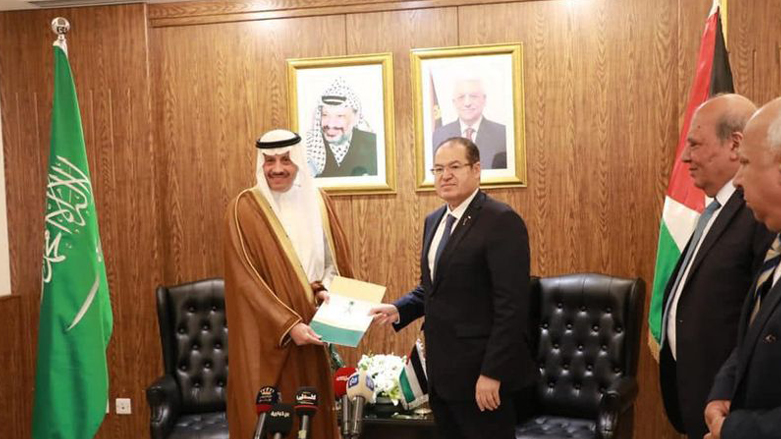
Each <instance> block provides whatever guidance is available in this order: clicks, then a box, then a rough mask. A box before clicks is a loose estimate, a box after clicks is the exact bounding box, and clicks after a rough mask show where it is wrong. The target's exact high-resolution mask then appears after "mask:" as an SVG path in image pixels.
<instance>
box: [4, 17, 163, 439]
mask: <svg viewBox="0 0 781 439" xmlns="http://www.w3.org/2000/svg"><path fill="white" fill-rule="evenodd" d="M60 15H61V16H65V17H67V18H68V19H69V20H70V23H71V26H72V30H71V32H70V33H69V35H68V46H69V56H70V60H71V67H72V70H73V75H74V78H75V82H76V88H77V91H78V97H79V103H80V107H81V114H82V123H83V129H84V136H85V142H86V147H87V155H88V159H89V166H90V172H91V174H92V184H93V190H94V196H95V199H96V203H97V212H98V218H99V226H100V231H101V240H102V244H103V250H104V254H105V257H106V269H107V276H108V281H109V288H110V291H111V302H112V307H113V312H114V333H113V336H112V339H111V343H110V345H109V349H108V358H109V371H110V375H109V382H110V389H109V396H110V397H111V398H112V399H113V398H116V397H129V398H131V399H132V401H133V403H134V414H133V415H132V416H121V417H120V416H116V415H114V414H113V413H112V414H110V415H108V416H107V418H106V421H105V422H104V423H103V425H102V427H101V430H100V432H99V434H98V436H97V437H99V438H121V437H128V438H129V437H134V436H135V435H136V434H137V433H138V432H143V431H146V430H148V425H149V424H148V422H149V421H148V411H147V409H146V404H145V402H144V401H145V399H144V396H143V395H144V387H145V385H146V384H147V383H149V382H150V381H151V380H152V379H153V378H154V377H155V376H156V375H157V374H158V373H159V370H160V367H161V366H160V363H161V359H160V353H159V352H160V348H159V341H158V340H159V337H158V336H157V331H156V329H155V328H156V321H155V317H154V316H155V314H154V299H153V298H154V294H153V290H154V287H155V286H156V285H157V284H158V283H160V280H161V276H160V273H161V271H162V270H161V264H160V253H159V252H160V248H159V240H158V236H159V230H158V224H157V220H158V217H159V215H158V214H157V211H156V203H155V186H154V182H155V179H156V173H155V165H154V161H153V160H152V159H151V157H152V149H151V142H150V139H151V136H150V134H151V131H150V128H149V127H150V125H151V123H150V122H151V118H150V113H149V109H150V100H149V82H148V80H149V79H148V75H147V74H146V72H147V59H146V58H147V57H146V52H147V49H146V17H145V7H144V6H143V5H132V6H121V7H96V8H78V9H62V10H46V11H26V12H8V13H3V14H2V15H0V28H2V35H3V36H2V38H0V40H2V41H0V54H2V58H0V62H1V63H2V64H0V67H1V68H0V72H1V74H2V76H1V77H0V93H1V94H0V97H1V98H2V101H3V104H4V105H3V120H4V122H6V123H4V124H3V138H4V148H5V149H4V152H5V166H6V176H7V177H6V182H7V184H6V191H7V194H8V195H7V196H8V224H9V247H10V252H11V266H12V273H13V274H12V288H13V292H14V294H15V295H18V296H19V297H20V298H21V299H20V300H21V303H20V308H21V313H20V315H19V314H17V316H18V318H20V319H21V320H20V322H21V327H22V328H24V335H23V338H22V341H23V343H24V344H23V347H22V351H23V352H22V354H23V356H22V357H21V358H23V361H24V364H25V368H24V370H25V372H24V374H23V375H24V380H23V381H21V383H23V384H22V385H23V389H22V391H21V392H20V393H19V394H22V395H24V403H23V404H22V407H23V410H24V413H25V421H26V422H24V423H23V424H22V427H21V428H22V429H23V430H21V431H24V432H25V434H23V435H21V436H8V437H29V426H30V419H31V417H30V416H31V410H32V409H31V406H32V391H33V370H34V365H35V346H36V344H35V342H36V338H37V334H36V332H37V331H36V329H37V327H38V304H39V297H40V284H41V280H40V267H41V265H40V261H41V251H40V249H41V248H42V247H41V246H42V243H43V233H42V232H43V206H44V204H43V203H44V192H45V181H46V175H45V174H46V171H45V170H46V165H47V162H48V150H49V139H50V133H49V124H50V112H51V93H52V85H51V83H52V68H53V65H52V58H53V56H52V49H51V43H52V41H53V39H54V36H53V34H52V33H51V31H50V30H49V22H50V21H51V19H52V18H53V17H56V16H60ZM12 379H13V378H12ZM5 387H6V386H5V385H3V388H5ZM112 412H113V409H112ZM4 437H6V436H4Z"/></svg>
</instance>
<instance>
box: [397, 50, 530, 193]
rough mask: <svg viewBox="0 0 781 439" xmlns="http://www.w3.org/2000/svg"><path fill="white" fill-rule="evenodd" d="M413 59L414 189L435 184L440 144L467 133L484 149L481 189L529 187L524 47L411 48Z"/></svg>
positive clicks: (422, 188) (427, 188)
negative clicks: (436, 159) (436, 150)
mask: <svg viewBox="0 0 781 439" xmlns="http://www.w3.org/2000/svg"><path fill="white" fill-rule="evenodd" d="M410 57H411V65H412V91H413V100H414V102H413V108H414V123H415V177H416V179H415V181H416V189H417V190H418V191H430V190H433V188H434V176H433V175H432V173H431V172H430V171H429V169H431V168H432V167H433V158H434V150H435V148H436V146H437V145H438V144H439V143H440V142H441V141H443V140H445V139H447V138H449V137H456V136H461V137H465V136H466V133H468V134H470V135H471V136H472V137H475V138H473V140H474V141H475V143H476V144H477V146H478V148H479V149H480V164H481V167H482V174H481V178H480V185H481V187H483V188H486V187H489V188H490V187H525V186H526V183H527V180H526V178H527V176H526V141H525V129H524V127H525V115H524V104H523V103H524V94H523V45H522V44H521V43H513V44H500V45H480V46H459V47H440V48H429V49H413V50H412V51H411V52H410ZM508 89H511V90H510V91H509V92H508ZM443 103H446V104H447V105H443ZM470 124H472V125H470ZM472 126H474V127H475V128H472ZM467 129H469V130H471V132H470V131H467ZM435 143H436V144H435Z"/></svg>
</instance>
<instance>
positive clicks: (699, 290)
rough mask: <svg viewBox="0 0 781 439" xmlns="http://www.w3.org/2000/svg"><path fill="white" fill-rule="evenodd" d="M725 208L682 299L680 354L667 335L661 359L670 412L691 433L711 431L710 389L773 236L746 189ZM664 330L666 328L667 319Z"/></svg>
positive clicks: (678, 329)
mask: <svg viewBox="0 0 781 439" xmlns="http://www.w3.org/2000/svg"><path fill="white" fill-rule="evenodd" d="M721 209H722V211H721V212H720V213H719V216H718V217H717V218H716V220H715V221H714V223H713V225H712V226H711V229H710V230H709V231H708V234H707V235H706V236H705V237H704V238H703V241H702V245H701V246H700V249H699V251H698V252H697V256H696V257H695V259H694V261H693V262H692V266H691V269H690V270H689V276H688V278H687V279H686V283H685V284H684V287H683V291H682V292H681V297H680V299H679V301H678V311H677V322H676V342H677V343H676V345H677V356H678V359H677V361H675V360H673V358H672V354H671V353H670V349H669V345H668V344H667V341H666V339H665V340H664V341H663V345H662V350H661V355H660V361H659V366H660V383H661V387H662V396H663V399H664V403H665V409H666V411H667V414H668V418H669V419H670V421H671V422H672V424H673V425H674V426H675V427H676V428H677V429H678V430H679V431H683V432H686V433H687V434H689V435H691V436H692V437H702V435H703V434H705V433H707V431H708V430H707V427H706V425H705V420H704V417H703V411H704V410H705V404H706V399H707V397H708V392H709V390H710V388H711V385H712V384H713V378H714V377H715V376H716V372H718V370H719V366H720V365H721V364H722V363H723V362H724V360H726V359H727V357H728V356H729V354H730V352H731V351H732V348H733V347H734V346H735V342H736V337H737V330H738V321H739V320H740V310H741V306H742V304H743V300H744V299H745V297H746V293H747V291H748V289H749V286H750V285H751V281H752V278H753V276H754V273H755V272H756V271H757V270H758V269H759V267H760V266H761V265H762V261H763V259H764V257H765V252H766V251H767V248H768V247H769V246H770V243H771V242H772V240H773V236H774V235H773V234H771V233H770V232H768V231H767V229H766V228H765V226H764V225H762V224H761V223H758V222H757V221H756V220H755V219H754V216H753V215H752V213H751V211H750V210H749V209H748V207H746V202H745V201H744V200H743V193H742V191H740V190H736V191H735V193H734V194H732V197H730V199H729V201H727V203H726V204H725V205H724V206H722V207H721ZM689 245H690V244H687V246H686V248H685V249H684V254H685V252H686V251H687V250H688V247H689ZM680 259H681V260H682V259H683V257H681V258H680ZM681 260H679V261H678V265H677V266H676V268H675V271H673V274H672V276H671V277H670V281H669V282H668V284H667V289H666V290H665V295H664V298H665V299H664V303H665V304H666V306H665V310H664V316H665V317H664V318H663V319H662V321H663V322H666V321H667V318H666V316H667V315H668V313H669V306H670V304H669V303H668V299H669V298H670V296H671V295H672V294H673V292H672V291H670V290H671V288H672V286H673V285H672V284H673V283H674V282H675V278H676V276H677V274H678V271H679V270H681V269H683V268H682V267H681V262H682V261H681ZM662 331H665V334H666V331H667V327H666V325H664V326H663V327H662Z"/></svg>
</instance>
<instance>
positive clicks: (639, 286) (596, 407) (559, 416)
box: [516, 274, 645, 439]
mask: <svg viewBox="0 0 781 439" xmlns="http://www.w3.org/2000/svg"><path fill="white" fill-rule="evenodd" d="M531 292H532V301H531V303H532V307H533V308H532V309H534V310H538V311H539V312H533V315H534V319H533V320H534V321H533V324H534V325H536V331H534V332H532V333H538V334H539V339H538V340H536V342H537V346H536V347H535V348H536V350H537V361H538V363H539V367H540V374H541V378H540V382H539V383H538V385H537V391H536V395H535V397H536V401H535V404H534V406H535V408H536V413H535V415H534V416H533V417H532V418H531V419H527V420H526V421H524V422H523V423H522V424H521V425H519V426H518V427H517V428H516V438H517V439H532V438H556V439H563V438H598V439H601V438H605V439H623V438H631V437H632V426H633V423H634V410H633V408H634V401H635V398H636V397H637V391H638V388H637V380H636V378H635V377H636V375H637V358H638V354H639V348H640V328H641V327H642V318H643V298H644V296H645V282H643V280H642V279H639V278H637V279H622V278H617V277H610V276H605V275H601V274H573V275H564V276H555V277H546V278H535V279H533V280H532V288H531Z"/></svg>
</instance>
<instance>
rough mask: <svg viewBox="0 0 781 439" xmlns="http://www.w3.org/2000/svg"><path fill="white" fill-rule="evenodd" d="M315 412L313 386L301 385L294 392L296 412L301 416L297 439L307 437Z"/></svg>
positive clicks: (315, 393)
mask: <svg viewBox="0 0 781 439" xmlns="http://www.w3.org/2000/svg"><path fill="white" fill-rule="evenodd" d="M316 413H317V390H316V389H315V388H314V387H301V388H300V389H298V392H297V393H296V414H297V415H298V416H299V417H300V418H301V426H300V428H299V429H298V439H306V438H307V437H309V426H310V423H311V422H312V418H314V417H315V414H316Z"/></svg>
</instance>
